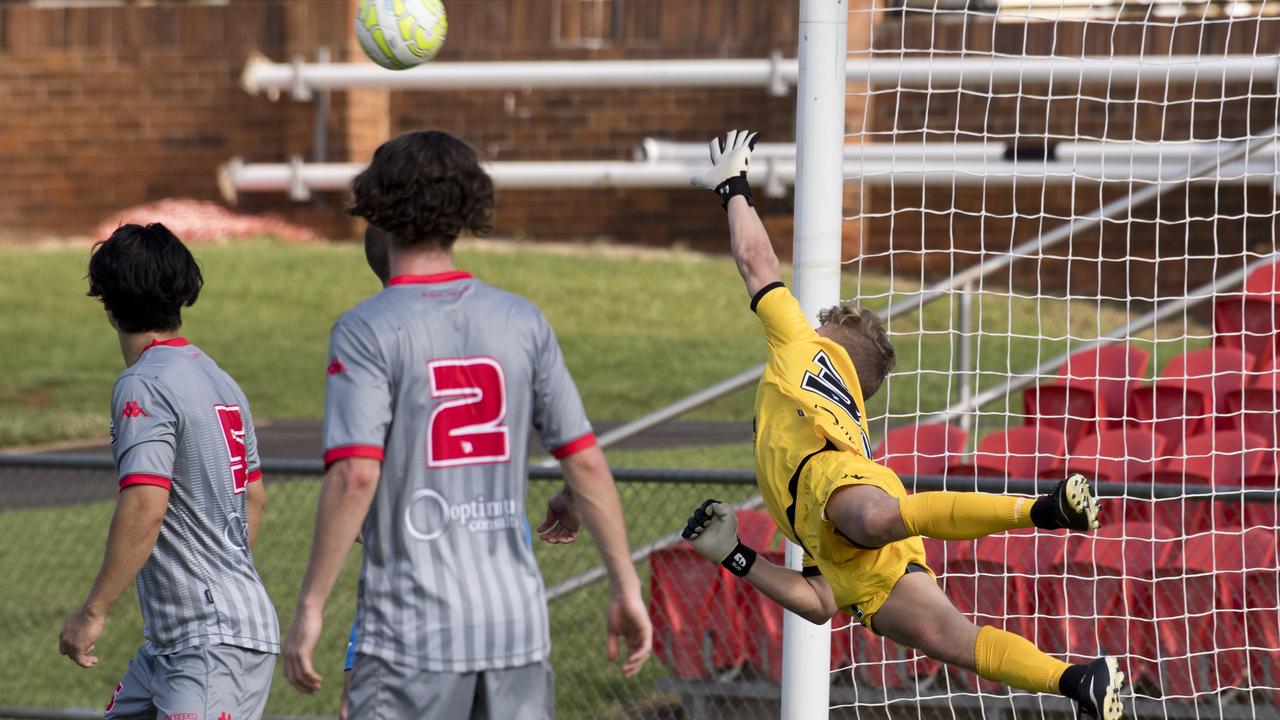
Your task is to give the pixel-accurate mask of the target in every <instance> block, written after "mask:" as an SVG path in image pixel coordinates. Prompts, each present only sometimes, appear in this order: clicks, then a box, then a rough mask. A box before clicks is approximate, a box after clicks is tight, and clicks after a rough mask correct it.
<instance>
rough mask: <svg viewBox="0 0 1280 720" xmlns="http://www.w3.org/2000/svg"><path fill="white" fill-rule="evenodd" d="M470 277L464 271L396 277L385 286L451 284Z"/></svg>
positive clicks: (469, 274)
mask: <svg viewBox="0 0 1280 720" xmlns="http://www.w3.org/2000/svg"><path fill="white" fill-rule="evenodd" d="M471 277H472V276H471V273H469V272H467V271H466V270H450V271H448V272H442V273H436V274H434V275H397V276H395V277H393V278H391V280H390V281H388V282H387V285H429V284H435V283H447V282H453V281H454V280H469V279H470V278H471Z"/></svg>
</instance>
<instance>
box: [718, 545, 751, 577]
mask: <svg viewBox="0 0 1280 720" xmlns="http://www.w3.org/2000/svg"><path fill="white" fill-rule="evenodd" d="M720 564H721V565H723V566H725V568H726V569H727V570H728V571H729V572H731V573H733V574H734V575H737V576H738V577H746V576H747V573H749V572H751V566H752V565H755V564H756V551H755V550H752V549H751V548H749V547H747V546H746V545H743V544H742V541H741V540H739V541H738V546H737V547H735V548H734V549H733V552H731V553H729V556H728V557H726V558H725V559H724V560H721V561H720Z"/></svg>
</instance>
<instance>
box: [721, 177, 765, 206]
mask: <svg viewBox="0 0 1280 720" xmlns="http://www.w3.org/2000/svg"><path fill="white" fill-rule="evenodd" d="M716 195H719V196H720V206H721V207H723V208H724V209H725V210H728V209H729V200H730V199H731V198H733V196H734V195H741V196H742V197H744V198H746V201H747V204H748V205H750V206H752V207H755V204H756V200H755V198H753V197H751V185H749V184H748V183H747V178H746V177H745V176H743V175H734V176H733V177H731V178H729V179H728V180H725V181H724V182H722V183H720V184H719V185H717V186H716Z"/></svg>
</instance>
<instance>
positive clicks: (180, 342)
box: [138, 337, 191, 357]
mask: <svg viewBox="0 0 1280 720" xmlns="http://www.w3.org/2000/svg"><path fill="white" fill-rule="evenodd" d="M190 344H191V342H190V341H189V340H187V339H186V338H184V337H176V338H169V339H168V340H156V339H155V338H152V339H151V344H150V345H148V346H146V347H144V348H142V353H145V352H146V351H148V350H150V349H151V348H153V347H187V346H188V345H190ZM142 353H139V354H138V357H142Z"/></svg>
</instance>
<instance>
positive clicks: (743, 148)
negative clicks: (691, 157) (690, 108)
mask: <svg viewBox="0 0 1280 720" xmlns="http://www.w3.org/2000/svg"><path fill="white" fill-rule="evenodd" d="M756 137H757V135H756V133H753V132H751V131H749V130H742V131H738V130H730V131H729V132H728V134H727V135H725V136H724V138H723V139H721V138H715V139H713V140H712V141H711V169H709V170H707V171H705V172H703V173H702V174H700V175H695V176H694V177H692V178H690V179H689V183H690V184H692V185H693V186H694V187H696V188H702V189H703V190H714V191H715V193H716V195H718V196H719V197H720V204H721V205H722V206H724V207H725V208H728V207H729V199H730V198H732V197H733V196H734V195H741V196H742V197H744V198H745V199H746V201H747V204H748V205H753V206H754V205H755V204H756V202H755V199H754V198H752V197H751V186H750V185H748V184H747V166H748V165H749V164H750V162H751V151H752V150H754V149H755V147H756Z"/></svg>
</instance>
